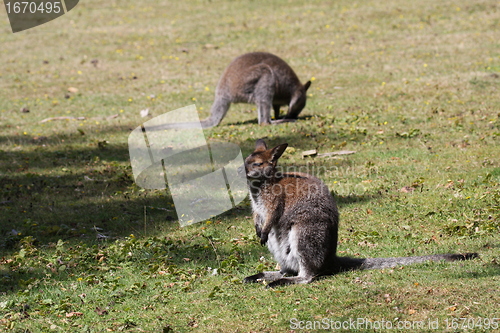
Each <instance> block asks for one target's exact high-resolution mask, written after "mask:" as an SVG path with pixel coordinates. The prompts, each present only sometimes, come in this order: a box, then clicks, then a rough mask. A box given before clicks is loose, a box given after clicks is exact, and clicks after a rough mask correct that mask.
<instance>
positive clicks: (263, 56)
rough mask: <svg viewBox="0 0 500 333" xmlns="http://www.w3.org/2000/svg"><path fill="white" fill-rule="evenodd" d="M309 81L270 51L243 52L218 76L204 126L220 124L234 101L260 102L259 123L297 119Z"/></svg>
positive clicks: (187, 125)
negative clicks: (285, 108) (283, 108)
mask: <svg viewBox="0 0 500 333" xmlns="http://www.w3.org/2000/svg"><path fill="white" fill-rule="evenodd" d="M310 85H311V81H307V82H306V83H305V84H302V83H301V82H300V80H299V78H298V77H297V74H295V72H294V71H293V69H292V68H291V67H290V66H289V65H288V64H287V63H286V62H285V61H284V60H283V59H281V58H279V57H277V56H275V55H273V54H271V53H266V52H253V53H246V54H243V55H241V56H239V57H237V58H236V59H234V60H233V61H232V62H231V63H230V64H229V66H228V67H227V68H226V70H225V71H224V73H223V74H222V76H221V78H220V79H219V83H218V84H217V88H216V90H215V99H214V103H213V104H212V108H211V109H210V117H208V118H207V119H204V120H202V121H201V126H202V128H209V127H213V126H217V125H219V124H220V122H221V121H222V119H223V118H224V117H225V116H226V114H227V112H228V110H229V107H230V106H231V103H251V104H255V105H257V114H258V122H259V124H260V125H268V124H278V123H282V122H288V121H294V120H295V119H297V117H298V116H299V114H300V112H301V111H302V109H304V107H305V105H306V100H307V89H309V86H310ZM283 105H287V106H288V112H287V114H286V115H285V117H284V118H283V119H278V118H279V116H280V107H281V106H283ZM271 108H273V109H274V116H275V119H276V120H274V121H271ZM197 126H199V124H197V123H189V122H186V123H174V124H165V125H159V126H154V127H150V128H148V131H155V130H163V129H171V128H193V127H197Z"/></svg>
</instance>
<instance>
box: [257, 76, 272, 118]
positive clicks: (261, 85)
mask: <svg viewBox="0 0 500 333" xmlns="http://www.w3.org/2000/svg"><path fill="white" fill-rule="evenodd" d="M273 96H274V78H273V75H272V73H270V72H266V71H262V76H261V77H260V78H259V81H258V82H257V83H256V84H255V89H254V91H253V96H252V97H253V100H254V101H255V104H257V113H258V116H259V125H269V124H271V108H272V107H273Z"/></svg>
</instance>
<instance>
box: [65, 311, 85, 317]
mask: <svg viewBox="0 0 500 333" xmlns="http://www.w3.org/2000/svg"><path fill="white" fill-rule="evenodd" d="M80 316H83V313H82V312H68V313H66V318H71V317H80Z"/></svg>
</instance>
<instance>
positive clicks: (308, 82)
mask: <svg viewBox="0 0 500 333" xmlns="http://www.w3.org/2000/svg"><path fill="white" fill-rule="evenodd" d="M310 86H311V81H307V82H306V84H304V89H305V91H307V89H309V87H310Z"/></svg>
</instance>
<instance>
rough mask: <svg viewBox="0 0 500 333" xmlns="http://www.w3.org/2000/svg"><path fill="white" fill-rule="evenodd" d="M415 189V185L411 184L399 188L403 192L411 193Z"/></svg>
mask: <svg viewBox="0 0 500 333" xmlns="http://www.w3.org/2000/svg"><path fill="white" fill-rule="evenodd" d="M413 191H415V189H414V188H413V187H410V186H404V187H402V188H401V189H400V190H399V192H402V193H411V192H413Z"/></svg>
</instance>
